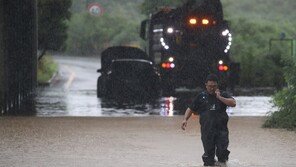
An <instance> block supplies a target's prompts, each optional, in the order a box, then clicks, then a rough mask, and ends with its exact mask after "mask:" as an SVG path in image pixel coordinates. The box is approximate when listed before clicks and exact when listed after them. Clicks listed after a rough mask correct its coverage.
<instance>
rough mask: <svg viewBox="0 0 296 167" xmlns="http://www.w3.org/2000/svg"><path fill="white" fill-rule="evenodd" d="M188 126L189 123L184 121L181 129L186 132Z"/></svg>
mask: <svg viewBox="0 0 296 167" xmlns="http://www.w3.org/2000/svg"><path fill="white" fill-rule="evenodd" d="M186 126H187V121H186V120H184V121H183V122H182V126H181V128H182V129H183V130H185V129H186Z"/></svg>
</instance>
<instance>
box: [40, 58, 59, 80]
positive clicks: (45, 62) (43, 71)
mask: <svg viewBox="0 0 296 167" xmlns="http://www.w3.org/2000/svg"><path fill="white" fill-rule="evenodd" d="M57 71H58V65H57V63H56V62H55V61H54V60H53V58H52V56H50V55H48V54H46V55H45V56H43V58H42V59H41V60H40V61H38V69H37V82H38V84H41V85H43V84H48V81H49V80H50V79H51V78H52V77H53V76H54V74H55V73H56V72H57Z"/></svg>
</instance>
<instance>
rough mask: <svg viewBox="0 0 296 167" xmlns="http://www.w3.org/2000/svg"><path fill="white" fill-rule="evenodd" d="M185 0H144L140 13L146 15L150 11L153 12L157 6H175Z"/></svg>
mask: <svg viewBox="0 0 296 167" xmlns="http://www.w3.org/2000/svg"><path fill="white" fill-rule="evenodd" d="M182 2H183V3H184V2H186V0H183V1H180V0H162V1H159V0H145V1H144V2H143V3H142V5H141V10H142V13H144V14H146V15H148V14H150V13H153V12H155V11H157V10H158V9H157V8H158V7H162V6H169V7H176V6H179V5H181V4H183V3H182Z"/></svg>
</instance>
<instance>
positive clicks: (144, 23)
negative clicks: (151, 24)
mask: <svg viewBox="0 0 296 167" xmlns="http://www.w3.org/2000/svg"><path fill="white" fill-rule="evenodd" d="M147 22H148V20H143V21H142V22H141V30H140V37H141V38H142V39H144V40H146V39H147V38H146V26H147Z"/></svg>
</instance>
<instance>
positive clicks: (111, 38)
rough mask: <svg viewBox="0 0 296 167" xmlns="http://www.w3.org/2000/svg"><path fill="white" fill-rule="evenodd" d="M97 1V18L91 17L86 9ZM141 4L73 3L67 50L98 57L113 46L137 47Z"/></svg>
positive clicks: (125, 0)
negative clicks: (98, 9)
mask: <svg viewBox="0 0 296 167" xmlns="http://www.w3.org/2000/svg"><path fill="white" fill-rule="evenodd" d="M94 2H98V3H99V5H100V6H101V8H102V9H103V14H102V15H100V16H93V15H90V14H89V12H88V6H89V4H91V3H94ZM141 2H142V1H137V0H134V1H132V0H121V1H117V0H109V1H99V0H97V1H96V0H92V1H90V0H85V1H81V0H73V5H72V8H71V10H72V12H73V17H72V19H71V21H70V22H69V31H68V36H69V38H68V40H67V51H68V52H70V53H72V54H73V53H74V54H79V55H92V54H99V53H100V52H101V51H102V50H103V49H105V48H106V47H108V46H113V45H134V46H140V43H141V42H142V41H141V40H140V37H139V26H140V22H141V20H143V19H144V18H145V17H144V15H142V14H140V5H141Z"/></svg>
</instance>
